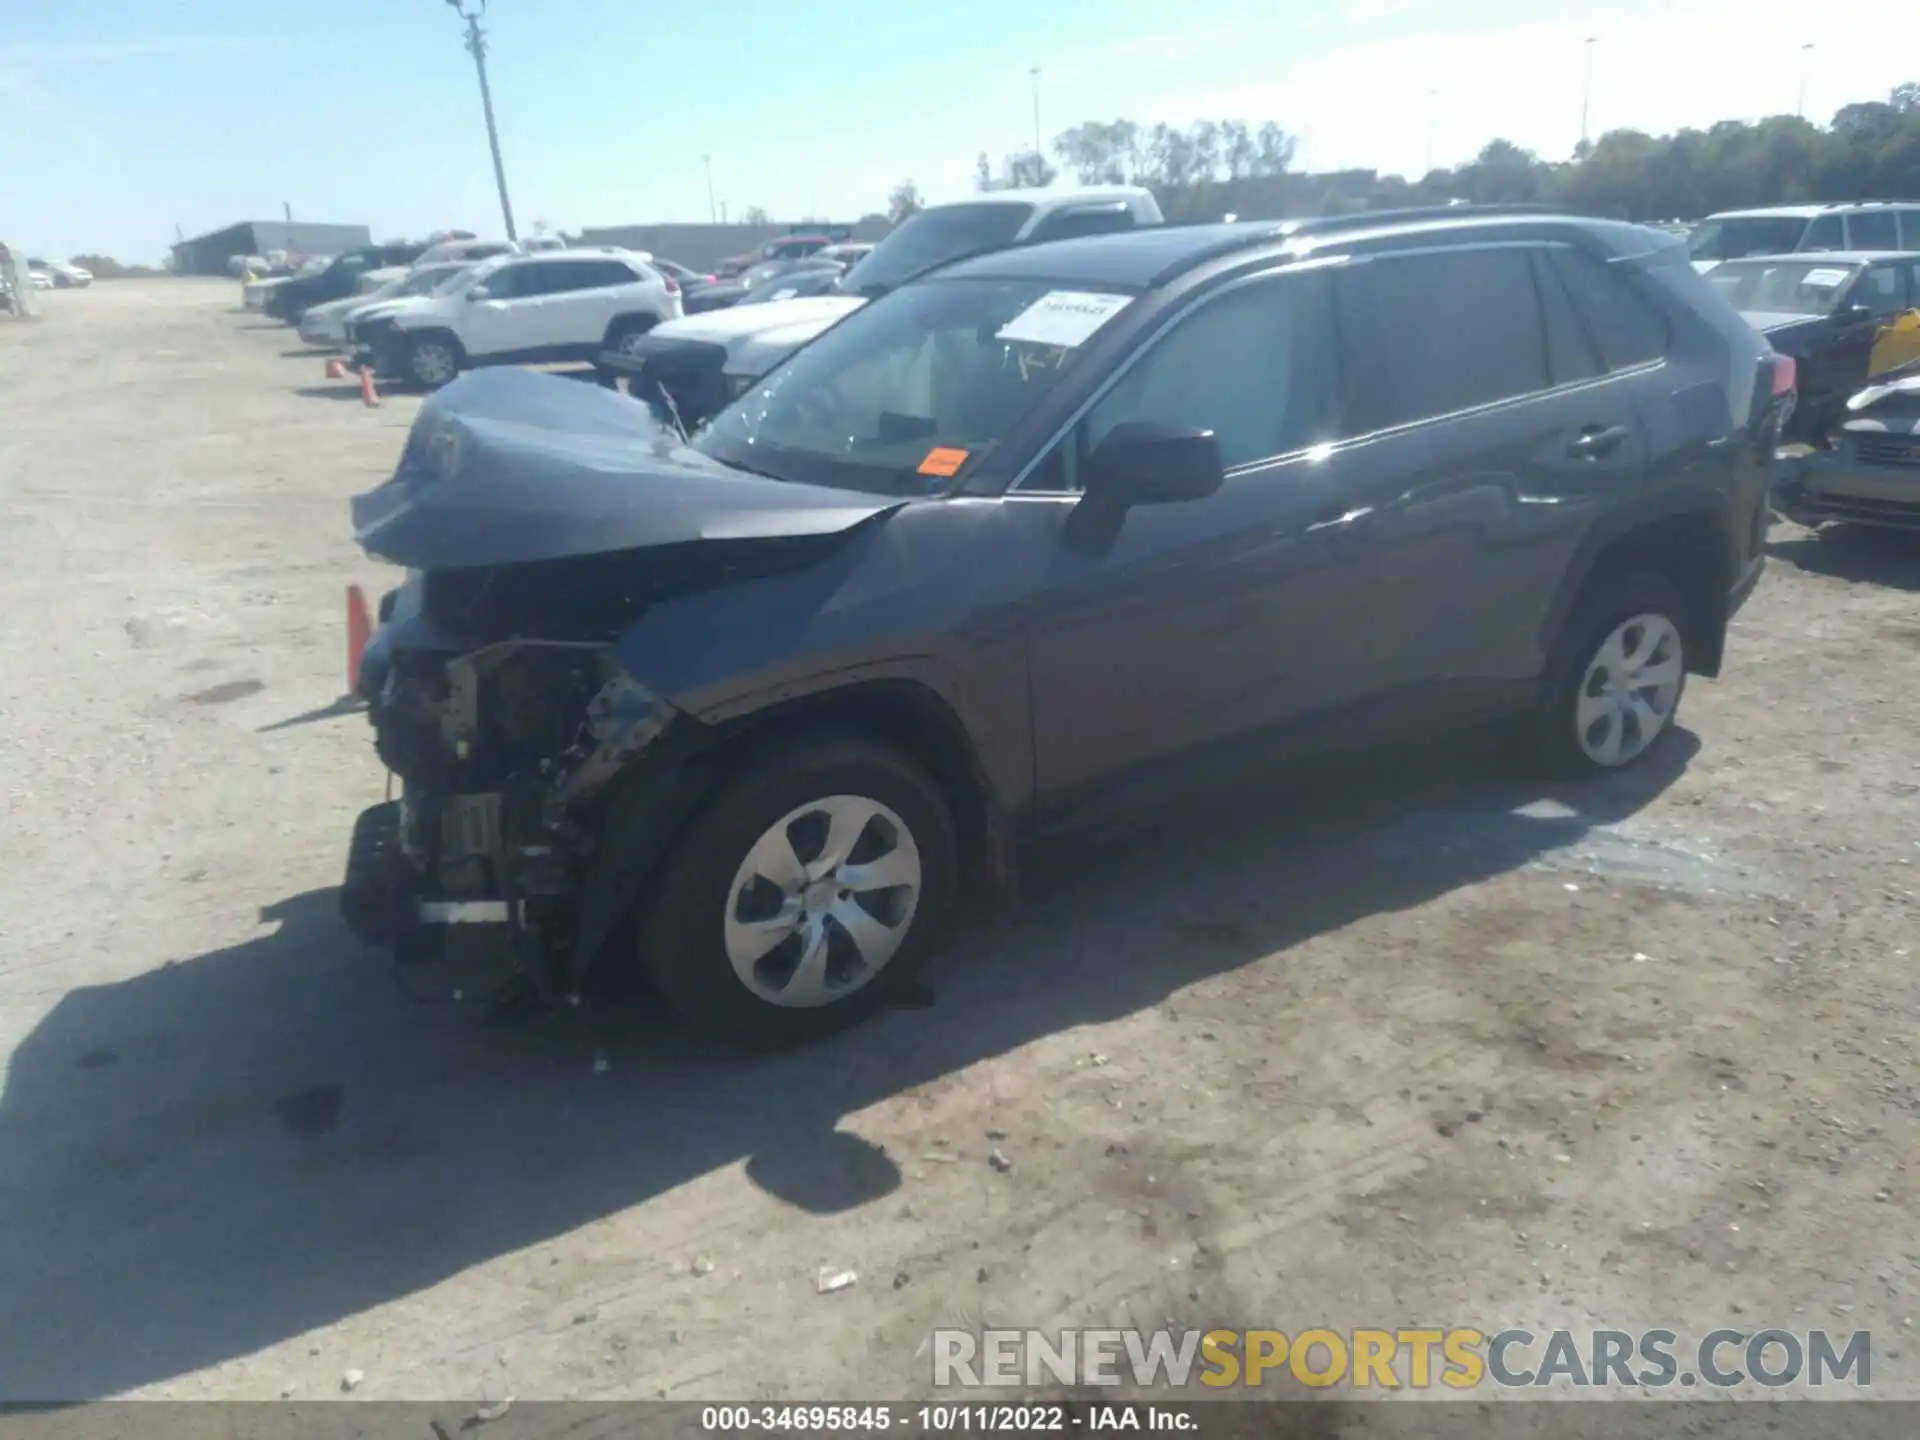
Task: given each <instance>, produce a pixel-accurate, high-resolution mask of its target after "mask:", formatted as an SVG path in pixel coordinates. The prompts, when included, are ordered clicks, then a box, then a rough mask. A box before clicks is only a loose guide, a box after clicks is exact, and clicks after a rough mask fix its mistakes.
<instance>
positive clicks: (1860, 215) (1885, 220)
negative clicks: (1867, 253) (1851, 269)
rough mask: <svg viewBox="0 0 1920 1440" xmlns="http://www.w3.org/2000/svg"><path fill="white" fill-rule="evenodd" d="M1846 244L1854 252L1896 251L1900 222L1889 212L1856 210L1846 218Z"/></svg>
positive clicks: (1898, 245)
mask: <svg viewBox="0 0 1920 1440" xmlns="http://www.w3.org/2000/svg"><path fill="white" fill-rule="evenodd" d="M1847 244H1849V245H1850V246H1852V247H1853V248H1854V249H1855V250H1898V249H1899V248H1900V222H1899V221H1898V220H1897V219H1895V218H1894V214H1893V211H1891V210H1856V211H1854V212H1853V214H1851V215H1849V216H1848V217H1847Z"/></svg>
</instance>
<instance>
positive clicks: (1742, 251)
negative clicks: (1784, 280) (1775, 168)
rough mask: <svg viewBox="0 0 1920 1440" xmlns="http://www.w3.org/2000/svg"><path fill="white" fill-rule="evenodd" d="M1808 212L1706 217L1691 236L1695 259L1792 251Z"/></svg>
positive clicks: (1689, 249)
mask: <svg viewBox="0 0 1920 1440" xmlns="http://www.w3.org/2000/svg"><path fill="white" fill-rule="evenodd" d="M1806 230H1807V217H1806V216H1804V215H1733V216H1728V217H1726V218H1724V219H1719V220H1703V221H1701V222H1700V224H1699V225H1698V226H1696V227H1695V228H1694V231H1693V233H1692V234H1691V235H1689V236H1688V237H1687V253H1688V254H1690V255H1691V256H1692V257H1693V258H1694V259H1695V260H1738V259H1739V258H1740V257H1741V256H1743V255H1788V254H1791V253H1792V252H1793V251H1795V250H1797V249H1799V248H1800V237H1801V236H1802V235H1804V234H1805V233H1806Z"/></svg>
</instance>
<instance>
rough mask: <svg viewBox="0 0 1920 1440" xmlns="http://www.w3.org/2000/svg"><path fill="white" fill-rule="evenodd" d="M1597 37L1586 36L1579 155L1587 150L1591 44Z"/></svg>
mask: <svg viewBox="0 0 1920 1440" xmlns="http://www.w3.org/2000/svg"><path fill="white" fill-rule="evenodd" d="M1598 38H1599V37H1598V36H1595V35H1589V36H1587V73H1586V79H1585V80H1583V81H1582V82H1581V85H1580V153H1581V154H1583V155H1584V154H1585V153H1586V150H1587V117H1588V115H1589V113H1590V112H1591V110H1592V108H1593V42H1594V41H1595V40H1596V39H1598Z"/></svg>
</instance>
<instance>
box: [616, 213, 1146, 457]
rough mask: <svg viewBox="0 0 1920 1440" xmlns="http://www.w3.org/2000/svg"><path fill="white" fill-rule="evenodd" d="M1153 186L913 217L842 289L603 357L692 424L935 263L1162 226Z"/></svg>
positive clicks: (680, 325) (668, 330)
mask: <svg viewBox="0 0 1920 1440" xmlns="http://www.w3.org/2000/svg"><path fill="white" fill-rule="evenodd" d="M1162 220H1163V217H1162V216H1161V214H1160V206H1159V205H1158V204H1157V203H1156V202H1155V200H1154V198H1153V192H1152V191H1150V190H1147V189H1146V188H1144V187H1143V186H1139V185H1087V186H1064V185H1063V186H1058V187H1049V188H1047V189H1043V190H996V191H990V192H988V193H987V194H984V195H977V196H974V197H973V198H971V199H968V200H962V201H959V202H958V203H956V204H952V205H934V206H930V207H929V208H927V209H925V210H921V211H919V212H917V213H916V214H914V215H911V216H909V217H908V218H907V219H905V220H903V221H902V222H901V223H900V224H899V226H897V227H896V228H895V229H894V230H893V231H892V232H891V233H890V234H889V235H888V236H887V238H886V239H884V240H882V241H880V242H879V243H878V244H876V245H875V246H874V247H873V249H872V250H870V251H869V252H868V253H867V254H866V255H865V256H864V257H863V258H862V259H861V260H860V261H859V262H858V263H856V264H855V265H854V266H853V267H852V268H851V269H849V270H848V271H847V273H846V274H844V275H842V276H841V277H840V279H839V280H838V281H837V282H835V287H834V288H835V292H836V293H833V294H828V295H811V296H806V297H803V298H800V299H794V300H771V301H768V302H767V303H766V304H764V305H733V306H730V307H728V308H727V309H724V310H712V311H708V312H705V313H703V314H699V315H689V316H687V317H686V318H685V319H683V320H677V321H675V322H674V323H672V324H670V325H666V326H662V327H661V328H660V329H659V330H657V331H654V332H652V333H650V334H648V335H647V336H646V337H645V338H644V339H642V338H641V337H640V336H639V335H637V334H630V335H628V336H627V337H626V340H625V343H624V344H619V345H615V346H610V347H609V349H611V350H615V351H617V352H619V353H615V354H609V355H605V356H602V357H601V373H602V377H603V379H604V380H605V382H606V383H608V384H612V383H614V379H613V377H615V376H616V375H619V374H625V375H627V376H629V377H630V379H629V383H628V387H627V388H628V392H629V393H630V394H633V395H636V396H639V397H642V398H645V399H646V400H647V401H648V402H649V403H651V404H654V405H655V406H656V408H660V406H661V404H662V402H665V404H666V408H668V409H669V410H670V411H671V415H672V417H673V418H675V419H677V420H678V421H679V423H680V424H682V425H683V426H685V427H686V428H687V429H689V430H691V429H693V428H694V427H696V426H698V425H701V424H703V423H705V422H706V421H707V420H708V419H710V418H711V417H712V416H713V415H714V414H715V413H717V412H718V411H719V410H720V409H721V408H722V407H724V406H725V405H727V404H728V403H729V402H730V401H732V399H733V398H734V397H735V396H736V395H739V394H740V393H741V392H742V391H744V390H746V389H748V388H749V387H750V386H751V385H752V384H753V383H754V382H755V381H756V380H758V379H759V378H760V377H761V376H762V375H764V374H766V373H767V372H768V371H769V370H771V369H772V368H773V367H774V366H775V365H778V364H779V363H780V362H781V361H783V360H785V359H786V358H787V357H788V356H789V355H791V354H792V353H793V352H794V351H796V350H798V349H799V348H800V347H801V346H802V345H805V344H806V343H807V342H808V341H810V340H812V339H813V338H814V337H815V336H817V335H819V334H820V333H821V332H822V331H825V330H827V329H830V328H831V327H832V326H834V325H837V324H839V322H840V321H842V320H844V319H845V318H846V317H847V316H849V315H851V314H852V313H853V312H854V311H855V310H858V309H859V308H860V307H861V306H862V305H864V304H866V303H867V301H869V300H871V299H873V298H874V297H875V296H878V295H882V294H884V293H886V292H887V291H888V290H891V289H893V288H894V287H895V286H897V285H899V284H901V283H902V282H903V281H906V280H909V279H911V278H912V277H913V276H915V275H918V274H921V273H923V272H925V271H927V270H930V269H933V268H934V267H936V266H939V265H944V264H948V263H949V262H951V261H954V260H958V259H959V258H960V257H961V256H963V255H977V254H979V253H981V252H982V251H986V250H1000V249H1004V248H1006V247H1007V246H1010V245H1034V244H1039V243H1041V242H1042V241H1046V240H1067V239H1071V238H1073V237H1075V236H1080V235H1100V234H1106V233H1110V232H1114V231H1121V230H1137V229H1140V228H1141V227H1143V226H1148V225H1159V224H1161V223H1162Z"/></svg>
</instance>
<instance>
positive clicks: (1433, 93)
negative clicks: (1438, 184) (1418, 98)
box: [1421, 90, 1440, 175]
mask: <svg viewBox="0 0 1920 1440" xmlns="http://www.w3.org/2000/svg"><path fill="white" fill-rule="evenodd" d="M1439 94H1440V92H1439V91H1438V90H1429V91H1427V168H1426V169H1425V170H1424V171H1423V172H1421V173H1422V174H1423V175H1431V174H1432V173H1433V127H1434V116H1435V110H1434V101H1435V100H1436V99H1437V98H1438V96H1439Z"/></svg>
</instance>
